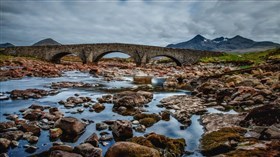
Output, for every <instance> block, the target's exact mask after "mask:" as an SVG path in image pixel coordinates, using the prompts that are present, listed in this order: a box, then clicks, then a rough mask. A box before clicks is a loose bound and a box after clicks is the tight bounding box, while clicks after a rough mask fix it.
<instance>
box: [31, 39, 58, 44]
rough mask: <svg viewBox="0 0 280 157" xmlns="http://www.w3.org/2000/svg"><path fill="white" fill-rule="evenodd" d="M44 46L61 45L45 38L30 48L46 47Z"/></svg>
mask: <svg viewBox="0 0 280 157" xmlns="http://www.w3.org/2000/svg"><path fill="white" fill-rule="evenodd" d="M46 45H61V44H60V43H59V42H57V41H55V40H53V39H51V38H47V39H43V40H40V41H38V42H37V43H35V44H33V45H32V46H46Z"/></svg>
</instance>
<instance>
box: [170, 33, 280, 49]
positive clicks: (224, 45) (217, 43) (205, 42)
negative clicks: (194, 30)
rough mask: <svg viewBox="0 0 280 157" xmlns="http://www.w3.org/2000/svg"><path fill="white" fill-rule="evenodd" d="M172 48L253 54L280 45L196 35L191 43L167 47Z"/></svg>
mask: <svg viewBox="0 0 280 157" xmlns="http://www.w3.org/2000/svg"><path fill="white" fill-rule="evenodd" d="M167 47H170V48H181V49H196V50H208V51H221V52H253V51H263V50H267V49H271V48H276V47H280V44H277V43H273V42H270V41H262V42H256V41H253V40H251V39H247V38H244V37H242V36H240V35H237V36H235V37H233V38H226V37H219V38H215V39H213V40H210V39H207V38H205V37H203V36H201V35H196V36H195V37H194V38H192V39H191V40H189V41H186V42H181V43H177V44H170V45H167Z"/></svg>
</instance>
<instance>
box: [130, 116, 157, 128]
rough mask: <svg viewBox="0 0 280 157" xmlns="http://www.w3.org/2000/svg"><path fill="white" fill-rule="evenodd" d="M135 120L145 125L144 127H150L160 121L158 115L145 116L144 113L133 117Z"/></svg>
mask: <svg viewBox="0 0 280 157" xmlns="http://www.w3.org/2000/svg"><path fill="white" fill-rule="evenodd" d="M134 119H135V120H139V123H140V124H142V125H145V126H146V127H150V126H152V125H154V124H155V123H156V122H158V121H160V120H161V117H160V115H158V114H155V113H153V114H146V113H140V114H136V115H135V116H134Z"/></svg>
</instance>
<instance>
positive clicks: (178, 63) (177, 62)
mask: <svg viewBox="0 0 280 157" xmlns="http://www.w3.org/2000/svg"><path fill="white" fill-rule="evenodd" d="M155 57H167V58H170V59H171V60H172V61H174V62H175V63H176V65H177V66H182V63H181V62H180V61H179V60H178V59H177V58H175V57H172V56H170V55H164V54H163V55H154V56H150V57H149V59H148V60H147V63H148V62H149V61H150V60H151V59H153V58H155Z"/></svg>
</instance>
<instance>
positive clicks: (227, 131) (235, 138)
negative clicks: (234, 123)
mask: <svg viewBox="0 0 280 157" xmlns="http://www.w3.org/2000/svg"><path fill="white" fill-rule="evenodd" d="M245 132H246V130H245V129H242V128H240V127H231V128H221V129H220V130H218V131H213V132H211V133H208V134H205V135H204V136H203V137H202V139H201V152H202V154H203V155H205V156H214V155H218V154H221V153H227V152H229V151H232V150H234V149H235V148H236V146H237V145H238V142H241V141H242V139H243V135H244V134H245Z"/></svg>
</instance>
